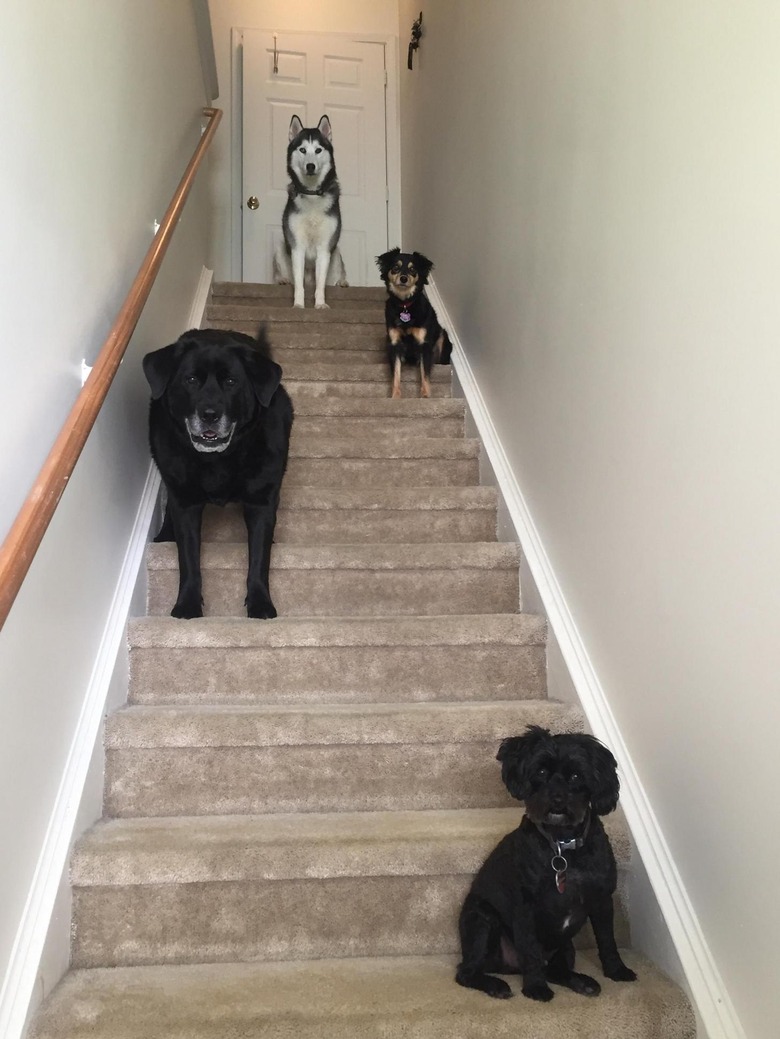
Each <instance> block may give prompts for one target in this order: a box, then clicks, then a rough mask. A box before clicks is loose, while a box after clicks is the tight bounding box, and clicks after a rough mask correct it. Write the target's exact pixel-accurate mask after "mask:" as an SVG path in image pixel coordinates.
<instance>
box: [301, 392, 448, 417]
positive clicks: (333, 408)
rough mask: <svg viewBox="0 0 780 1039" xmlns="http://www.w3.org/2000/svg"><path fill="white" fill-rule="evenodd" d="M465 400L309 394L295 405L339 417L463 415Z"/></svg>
mask: <svg viewBox="0 0 780 1039" xmlns="http://www.w3.org/2000/svg"><path fill="white" fill-rule="evenodd" d="M465 413H466V405H465V402H464V401H463V400H462V399H461V398H458V397H437V398H436V399H435V400H421V399H420V398H419V397H417V398H415V397H408V398H405V399H401V400H391V399H390V398H385V399H379V400H366V399H365V398H364V397H306V398H304V399H302V400H301V401H300V403H297V404H296V406H295V414H296V415H319V416H323V417H334V418H338V417H341V416H344V415H349V416H350V417H354V418H360V417H363V418H444V417H446V418H462V417H463V416H464V415H465Z"/></svg>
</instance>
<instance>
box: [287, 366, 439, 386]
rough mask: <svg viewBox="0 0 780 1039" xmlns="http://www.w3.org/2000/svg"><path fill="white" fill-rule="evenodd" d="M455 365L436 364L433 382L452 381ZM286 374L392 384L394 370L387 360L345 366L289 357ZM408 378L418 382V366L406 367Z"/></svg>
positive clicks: (405, 378) (309, 378)
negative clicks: (385, 361) (389, 367)
mask: <svg viewBox="0 0 780 1039" xmlns="http://www.w3.org/2000/svg"><path fill="white" fill-rule="evenodd" d="M451 376H452V369H451V368H450V367H449V365H446V364H436V365H434V366H433V368H432V369H431V382H440V383H445V382H449V381H450V379H451ZM282 378H283V379H284V381H285V383H287V382H385V383H387V384H388V386H389V385H390V372H389V371H388V367H387V364H386V363H385V364H380V363H374V364H370V363H363V364H357V365H349V366H345V365H343V364H329V363H328V362H327V361H316V362H315V363H313V364H307V363H305V362H301V361H288V362H287V363H286V364H285V365H284V369H283V374H282ZM401 378H402V380H403V381H404V382H417V381H418V380H419V378H420V375H419V372H418V370H417V368H416V367H415V368H412V367H404V368H403V369H402V371H401Z"/></svg>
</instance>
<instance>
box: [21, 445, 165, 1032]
mask: <svg viewBox="0 0 780 1039" xmlns="http://www.w3.org/2000/svg"><path fill="white" fill-rule="evenodd" d="M159 484H160V476H159V473H158V472H157V469H156V467H155V466H154V465H153V464H150V466H149V472H148V474H147V477H146V483H145V485H144V489H143V494H142V495H141V502H140V504H139V506H138V511H137V513H136V517H135V522H134V523H133V529H132V533H131V535H130V540H129V542H128V545H127V551H126V552H125V558H124V561H123V563H122V568H121V570H120V574H119V579H118V581H117V584H116V588H115V589H114V596H113V599H112V602H111V607H110V609H109V611H108V617H107V620H106V624H105V627H104V629H103V636H102V638H101V640H100V645H99V647H98V652H97V656H96V658H95V664H94V667H93V669H92V674H91V676H90V680H89V685H88V687H87V691H86V695H85V697H84V702H83V705H82V708H81V714H80V716H79V720H78V723H77V725H76V730H75V733H74V736H73V741H72V743H71V747H70V751H69V753H68V759H67V762H66V764H65V769H64V772H63V775H62V780H61V782H60V787H59V790H58V791H57V796H56V799H55V802H54V808H53V810H52V813H51V817H50V819H49V826H48V828H47V831H46V836H45V838H44V841H43V846H42V848H41V854H40V856H39V858H38V864H37V866H36V869H35V874H34V876H33V878H32V883H31V884H30V891H29V894H28V897H27V903H26V905H25V907H24V911H23V913H22V918H21V923H20V925H19V929H18V931H17V934H16V941H15V942H14V946H13V949H12V950H11V958H10V962H9V967H8V972H7V974H6V977H5V982H4V984H3V988H2V991H1V992H0V1035H2V1036H3V1037H4V1039H18V1037H20V1036H21V1035H22V1034H23V1030H24V1027H25V1022H26V1019H27V1012H28V1007H29V1004H30V998H31V995H32V992H33V988H34V986H35V979H36V975H37V971H38V965H39V963H40V960H41V955H42V952H43V947H44V943H45V941H46V935H47V933H48V929H49V921H50V919H51V915H52V910H53V907H54V902H55V899H56V897H57V891H58V889H59V885H60V878H61V877H62V873H63V870H64V869H65V868H66V865H67V860H68V855H69V852H70V847H71V844H72V840H73V831H74V828H75V825H76V817H77V814H78V809H79V804H80V802H81V795H82V791H83V789H84V784H85V781H86V778H87V773H88V770H89V766H90V762H91V760H92V752H93V749H94V746H95V740H96V739H97V736H98V732H99V730H100V726H101V723H102V721H103V714H104V706H105V702H106V696H107V694H108V688H109V684H110V682H111V675H112V674H113V671H114V666H115V664H116V659H117V654H118V652H119V648H120V646H121V644H122V640H123V638H124V636H125V629H126V627H127V617H128V613H129V610H130V602H131V600H132V597H133V590H134V589H135V586H136V581H137V580H138V573H139V570H140V568H141V565H142V563H143V560H144V553H145V551H146V544H147V540H148V535H149V526H150V523H151V520H152V515H153V513H154V508H155V503H156V501H157V492H158V489H159Z"/></svg>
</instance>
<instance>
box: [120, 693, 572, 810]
mask: <svg viewBox="0 0 780 1039" xmlns="http://www.w3.org/2000/svg"><path fill="white" fill-rule="evenodd" d="M531 722H534V723H536V724H540V725H545V726H546V727H548V728H550V729H552V730H555V731H559V732H560V731H569V732H571V731H576V730H577V729H578V728H581V726H582V712H581V711H580V709H579V708H578V707H574V706H572V705H570V704H562V703H555V702H552V701H548V700H541V701H527V700H526V701H523V700H516V701H495V702H489V703H468V702H460V703H452V702H449V703H415V704H384V703H369V704H317V705H314V704H310V705H304V706H299V705H282V704H270V705H254V706H249V705H246V706H235V705H227V706H222V707H214V706H211V705H192V706H176V707H127V708H123V709H122V710H120V711H117V712H116V713H115V714H113V715H111V716H110V717H109V718H108V719H107V722H106V737H105V740H106V779H105V784H106V785H105V810H106V814H107V815H111V816H162V815H246V814H249V815H252V814H258V813H266V812H273V813H276V812H296V811H300V812H360V811H371V812H374V811H392V810H418V809H428V808H432V809H438V808H492V807H504V806H506V805H507V804H509V803H511V801H510V798H509V795H508V793H507V791H506V789H505V788H504V786H503V784H502V782H501V770H500V768H499V767H498V765H497V763H496V760H495V756H496V751H497V749H498V745H499V743H500V741H501V739H503V738H504V737H505V736H507V735H510V734H512V733H517V732H522V731H523V730H524V729H525V727H526V725H528V724H529V723H531ZM421 777H424V780H422V781H421Z"/></svg>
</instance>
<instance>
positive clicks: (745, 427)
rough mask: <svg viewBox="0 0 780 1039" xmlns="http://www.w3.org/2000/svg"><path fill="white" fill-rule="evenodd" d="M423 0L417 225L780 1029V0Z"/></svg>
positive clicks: (405, 13) (723, 931)
mask: <svg viewBox="0 0 780 1039" xmlns="http://www.w3.org/2000/svg"><path fill="white" fill-rule="evenodd" d="M422 6H423V10H424V27H425V35H424V37H423V40H422V43H421V47H420V50H419V51H418V55H417V59H416V62H415V65H416V67H415V71H414V72H413V73H408V72H406V71H405V70H404V72H403V75H402V81H401V83H402V111H401V124H402V164H403V170H404V180H403V195H404V245H405V247H408V248H417V249H420V250H422V251H423V252H425V253H427V254H429V255H430V256H431V257H432V258H433V259H434V260H436V261H438V263H437V271H436V275H435V276H436V282H437V286H438V288H439V290H440V292H441V295H442V298H443V300H444V301H445V303H446V306H447V309H448V311H449V313H450V315H451V316H452V319H453V323H454V325H455V327H456V330H457V332H458V334H459V335H460V338H461V340H462V342H463V344H464V346H465V348H466V350H467V352H468V356H469V360H470V363H471V366H472V368H473V370H474V372H475V374H476V377H477V379H478V382H479V385H480V388H481V390H482V393H483V395H484V397H485V400H486V401H487V403H488V406H489V409H490V412H491V415H492V418H493V420H494V422H495V425H496V427H497V430H498V433H499V435H500V437H501V441H502V443H503V446H504V449H505V451H506V453H507V455H508V457H509V459H510V461H511V464H512V468H513V471H514V474H515V476H516V478H517V480H518V483H519V485H520V487H521V488H522V491H523V494H524V496H525V499H526V501H527V503H528V505H529V508H530V510H531V513H532V517H533V521H534V522H535V524H536V527H537V528H538V530H539V531H540V533H541V536H542V539H543V541H544V546H545V549H546V552H547V555H548V557H549V559H550V561H551V563H552V565H553V568H554V571H555V574H556V576H557V579H558V582H559V583H560V585H561V587H562V589H563V592H564V594H565V597H566V602H567V604H568V607H569V609H570V611H571V614H572V615H573V617H574V620H575V622H576V624H577V627H578V630H579V633H580V636H581V638H582V640H583V642H584V644H585V646H586V648H587V651H588V653H589V654H590V658H591V660H592V662H593V664H594V666H595V669H596V672H597V674H598V677H599V679H600V682H601V685H602V687H603V689H604V690H605V692H606V695H607V697H608V700H609V704H610V706H611V709H612V711H613V713H614V715H615V718H616V720H617V722H618V724H619V726H620V729H621V731H622V734H623V736H624V739H625V743H626V745H627V748H628V751H629V753H630V756H631V759H632V761H633V764H634V766H635V767H636V769H637V772H638V775H639V777H640V779H641V782H642V784H643V785H644V789H645V791H646V793H647V794H648V796H649V798H650V801H651V803H652V806H653V809H654V811H655V813H656V815H657V818H658V820H659V822H660V825H661V829H662V832H663V835H664V837H665V838H666V841H667V842H668V844H669V847H670V849H671V851H672V854H673V857H674V861H675V863H676V866H677V867H678V869H679V872H680V876H681V879H682V883H683V885H684V889H685V891H686V892H687V895H688V897H689V898H690V900H691V903H692V907H693V911H694V913H695V916H696V917H697V918H698V921H699V923H700V925H701V927H702V929H703V934H704V939H705V941H706V943H707V945H708V947H709V950H710V952H711V953H712V955H713V957H714V960H715V964H716V966H717V969H718V970H719V971H720V974H721V976H722V978H723V981H724V983H725V990H726V993H727V994H728V996H729V997H730V998H731V1000H733V1003H734V1005H735V1007H736V1010H737V1013H738V1015H739V1018H740V1020H741V1022H742V1025H743V1027H744V1031H745V1033H746V1034H747V1035H748V1036H750V1039H768V1037H770V1036H774V1035H776V1034H777V1023H778V1021H780V992H779V991H778V986H777V979H776V974H777V945H776V941H777V938H776V936H777V932H778V924H780V909H778V900H777V898H776V897H775V896H774V879H773V864H774V863H775V862H776V861H777V860H778V856H780V830H779V829H778V827H777V825H776V819H777V808H776V804H775V794H776V790H777V787H778V779H779V778H780V767H779V766H778V753H777V732H778V728H779V726H780V680H778V673H780V668H778V645H779V641H778V635H777V633H778V609H777V602H778V589H777V584H778V577H779V576H780V552H779V550H778V532H777V527H778V523H777V516H778V513H779V512H780V489H779V488H778V481H777V478H776V474H777V470H778V445H780V408H778V406H777V387H778V384H780V350H778V328H779V327H780V290H779V287H778V286H779V285H780V279H779V276H780V193H779V191H778V185H780V135H779V134H778V127H779V126H780V62H778V53H780V6H779V5H778V4H777V3H776V2H775V0H744V2H743V3H740V4H734V3H733V2H731V0H686V2H685V3H680V2H679V0H633V2H631V3H628V2H625V0H557V2H554V3H538V2H531V0H483V2H482V3H480V4H474V3H469V2H466V0H446V2H445V0H426V2H425V3H424V4H423V5H422ZM419 8H420V5H419V4H418V3H417V2H416V0H401V4H400V25H401V39H402V42H403V40H404V39H405V38H406V37H405V35H404V34H405V33H406V32H408V28H409V26H411V23H412V21H413V19H414V18H415V17H416V16H417V13H418V12H419Z"/></svg>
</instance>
